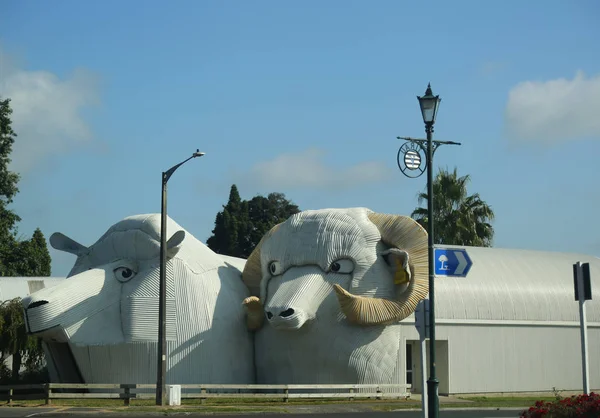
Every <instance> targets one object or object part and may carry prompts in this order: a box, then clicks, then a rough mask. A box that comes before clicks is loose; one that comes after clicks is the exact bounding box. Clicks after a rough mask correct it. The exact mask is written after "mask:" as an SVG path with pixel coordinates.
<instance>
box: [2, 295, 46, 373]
mask: <svg viewBox="0 0 600 418" xmlns="http://www.w3.org/2000/svg"><path fill="white" fill-rule="evenodd" d="M9 356H12V372H11V375H10V376H9V379H10V380H11V381H17V380H18V378H19V370H20V368H21V364H24V365H25V367H26V369H27V371H29V372H33V371H38V370H39V369H40V368H41V367H42V363H43V360H44V352H43V349H42V342H41V340H40V339H39V338H36V337H33V336H30V335H27V331H26V329H25V322H24V320H23V305H22V304H21V300H20V299H19V298H16V299H12V300H8V301H5V302H3V303H1V304H0V359H2V363H3V362H4V359H6V358H7V357H9Z"/></svg>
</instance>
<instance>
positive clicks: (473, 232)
mask: <svg viewBox="0 0 600 418" xmlns="http://www.w3.org/2000/svg"><path fill="white" fill-rule="evenodd" d="M470 179H471V178H470V176H469V175H466V176H462V177H459V176H458V173H457V171H456V168H454V171H453V172H452V173H451V172H449V171H448V170H444V169H440V171H439V172H438V174H437V176H436V177H435V179H434V180H433V219H434V221H435V224H434V243H435V244H447V245H469V246H475V247H491V246H492V240H493V238H494V228H493V227H492V225H491V223H490V222H491V221H493V220H494V212H493V211H492V208H491V207H490V206H489V205H488V204H487V203H485V202H484V201H483V200H481V198H480V197H479V193H475V194H472V195H470V196H469V195H467V183H468V182H469V181H470ZM427 198H428V195H427V193H426V192H425V193H419V195H418V199H419V205H421V204H422V203H423V202H425V207H418V208H416V209H415V210H414V211H413V212H412V214H411V216H412V217H413V218H414V219H415V220H416V221H417V222H419V223H420V224H421V225H422V226H423V227H424V228H426V229H427V224H428V220H427Z"/></svg>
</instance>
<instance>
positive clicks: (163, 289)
mask: <svg viewBox="0 0 600 418" xmlns="http://www.w3.org/2000/svg"><path fill="white" fill-rule="evenodd" d="M203 155H204V153H203V152H200V150H196V152H195V153H193V154H192V156H191V157H189V158H188V159H186V160H184V161H182V162H180V163H179V164H177V165H174V166H173V167H171V168H170V169H168V170H167V171H165V172H163V173H162V204H161V208H160V276H159V277H160V278H159V287H158V295H159V298H158V356H157V358H158V364H157V369H156V373H157V378H156V405H160V406H164V405H165V403H166V393H165V392H166V385H165V380H166V375H167V318H166V311H167V309H166V308H167V182H168V181H169V179H170V178H171V176H172V175H173V173H174V172H175V170H177V169H178V168H179V167H180V166H182V165H183V164H185V163H186V162H188V161H189V160H191V159H192V158H196V157H202V156H203Z"/></svg>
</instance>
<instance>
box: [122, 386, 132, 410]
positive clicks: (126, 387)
mask: <svg viewBox="0 0 600 418" xmlns="http://www.w3.org/2000/svg"><path fill="white" fill-rule="evenodd" d="M130 386H131V385H124V388H125V393H124V394H123V396H124V397H125V399H124V400H123V402H124V404H125V406H129V404H130V400H129V397H130V396H131V389H130Z"/></svg>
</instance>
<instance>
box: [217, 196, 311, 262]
mask: <svg viewBox="0 0 600 418" xmlns="http://www.w3.org/2000/svg"><path fill="white" fill-rule="evenodd" d="M299 211H300V210H299V209H298V206H297V205H295V204H293V203H292V202H290V201H289V200H287V199H286V198H285V195H284V194H283V193H270V194H269V195H268V196H267V197H264V196H260V195H259V196H255V197H253V198H252V199H251V200H249V201H248V200H242V199H241V198H240V194H239V192H238V188H237V186H236V185H235V184H234V185H232V186H231V190H230V192H229V201H228V202H227V205H225V206H223V210H222V211H221V212H219V213H217V216H216V218H215V227H214V229H213V230H212V233H213V235H212V236H211V237H210V238H208V240H207V241H206V244H207V245H208V247H209V248H210V249H212V250H213V251H215V252H216V253H219V254H225V255H230V256H233V257H241V258H248V256H249V255H250V254H251V253H252V251H253V250H254V247H256V245H257V244H258V242H259V241H260V239H261V238H262V237H263V235H264V234H265V233H267V232H268V231H269V230H270V229H271V228H272V227H273V226H274V225H276V224H278V223H280V222H283V221H285V220H286V219H287V218H288V217H290V216H291V215H293V214H294V213H298V212H299Z"/></svg>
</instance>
